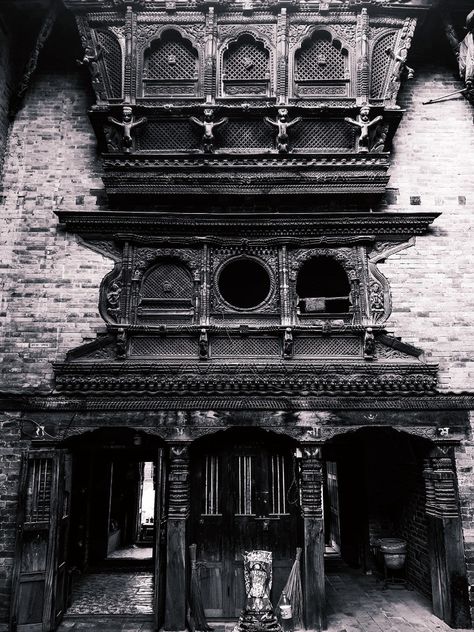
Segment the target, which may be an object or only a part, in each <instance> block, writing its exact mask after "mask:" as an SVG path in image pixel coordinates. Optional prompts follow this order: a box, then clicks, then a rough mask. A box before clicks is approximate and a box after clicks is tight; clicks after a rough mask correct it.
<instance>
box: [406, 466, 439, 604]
mask: <svg viewBox="0 0 474 632" xmlns="http://www.w3.org/2000/svg"><path fill="white" fill-rule="evenodd" d="M402 475H403V484H402V485H401V487H402V488H403V490H404V495H405V503H404V505H403V510H402V512H401V514H400V518H399V523H398V534H399V535H400V537H401V538H403V539H405V540H406V541H407V577H408V579H409V581H410V583H411V584H412V585H413V586H415V587H416V588H417V589H418V590H420V591H421V592H422V593H423V594H425V595H426V596H427V597H429V598H431V574H430V573H431V571H430V559H429V552H428V524H427V521H426V514H425V482H424V479H423V464H422V463H421V462H419V463H417V464H407V465H405V466H404V468H403V473H402Z"/></svg>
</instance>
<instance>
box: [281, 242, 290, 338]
mask: <svg viewBox="0 0 474 632" xmlns="http://www.w3.org/2000/svg"><path fill="white" fill-rule="evenodd" d="M278 259H279V268H280V305H281V324H282V325H285V326H287V325H291V324H292V322H291V305H290V278H289V277H290V272H289V269H288V251H287V248H286V246H282V247H281V249H280V250H279V252H278Z"/></svg>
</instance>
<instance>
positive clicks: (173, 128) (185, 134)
mask: <svg viewBox="0 0 474 632" xmlns="http://www.w3.org/2000/svg"><path fill="white" fill-rule="evenodd" d="M200 144H201V134H200V133H199V130H197V129H196V128H195V127H193V126H192V125H191V123H190V122H189V121H183V120H170V119H158V120H156V119H155V120H151V121H148V123H147V124H146V125H144V126H143V127H142V128H141V129H139V130H138V132H137V149H138V150H142V151H165V150H169V151H173V150H176V151H185V150H188V149H198V148H199V146H200Z"/></svg>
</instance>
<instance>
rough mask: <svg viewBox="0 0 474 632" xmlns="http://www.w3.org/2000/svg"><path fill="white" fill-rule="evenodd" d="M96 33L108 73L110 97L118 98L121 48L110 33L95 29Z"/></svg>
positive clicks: (120, 87) (119, 95) (120, 82)
mask: <svg viewBox="0 0 474 632" xmlns="http://www.w3.org/2000/svg"><path fill="white" fill-rule="evenodd" d="M96 35H97V41H98V43H99V46H100V50H101V51H102V55H103V60H104V64H105V68H106V71H107V75H108V80H109V86H110V92H111V94H110V98H112V99H120V98H121V96H122V49H121V48H120V44H119V42H118V41H117V38H116V37H115V35H113V34H112V33H109V32H108V31H97V32H96Z"/></svg>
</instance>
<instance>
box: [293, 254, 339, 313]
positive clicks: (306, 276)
mask: <svg viewBox="0 0 474 632" xmlns="http://www.w3.org/2000/svg"><path fill="white" fill-rule="evenodd" d="M350 291H351V288H350V283H349V279H348V278H347V274H346V271H345V270H344V268H343V267H342V265H341V264H340V263H339V262H338V261H336V260H335V259H333V258H332V257H328V256H315V257H312V258H311V259H308V260H307V261H305V262H304V263H303V265H302V266H301V268H300V270H299V272H298V276H297V280H296V294H297V298H298V308H299V310H300V313H302V314H307V313H318V312H319V313H336V314H343V313H347V312H349V311H350Z"/></svg>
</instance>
